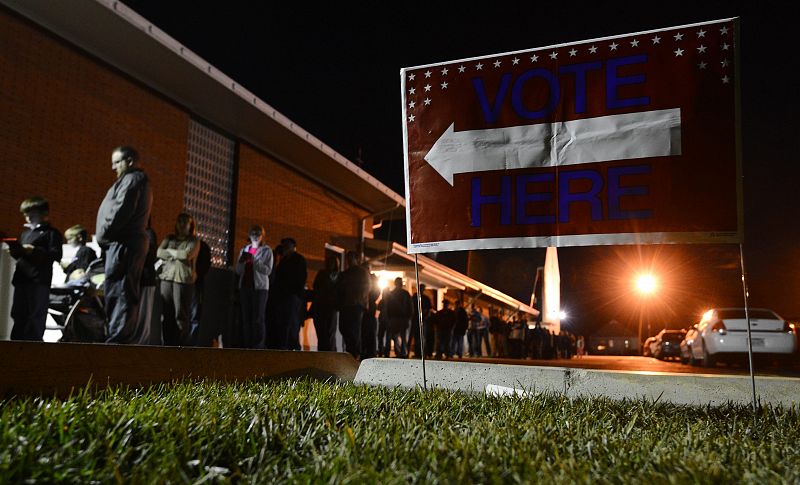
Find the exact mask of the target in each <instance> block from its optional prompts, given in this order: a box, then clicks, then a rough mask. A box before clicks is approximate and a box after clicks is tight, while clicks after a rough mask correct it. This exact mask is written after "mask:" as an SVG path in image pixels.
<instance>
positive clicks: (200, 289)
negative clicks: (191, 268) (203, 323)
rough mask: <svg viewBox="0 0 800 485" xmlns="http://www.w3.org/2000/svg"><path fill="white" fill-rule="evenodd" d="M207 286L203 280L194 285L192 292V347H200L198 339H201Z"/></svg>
mask: <svg viewBox="0 0 800 485" xmlns="http://www.w3.org/2000/svg"><path fill="white" fill-rule="evenodd" d="M204 288H205V284H204V282H202V281H201V280H197V281H196V282H195V283H194V291H193V292H192V311H191V317H190V320H191V321H192V327H191V330H190V332H189V333H190V334H191V335H190V337H189V338H190V341H191V345H194V346H196V345H198V344H199V342H198V338H199V337H200V319H201V318H202V317H203V296H204V293H205V292H204Z"/></svg>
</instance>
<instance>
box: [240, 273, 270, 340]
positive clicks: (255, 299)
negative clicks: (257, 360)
mask: <svg viewBox="0 0 800 485" xmlns="http://www.w3.org/2000/svg"><path fill="white" fill-rule="evenodd" d="M267 294H268V293H267V290H255V289H253V288H244V287H243V288H241V289H240V290H239V300H240V301H241V304H242V344H243V346H244V347H246V348H252V349H263V348H264V338H265V336H266V324H265V321H264V314H265V313H266V309H267Z"/></svg>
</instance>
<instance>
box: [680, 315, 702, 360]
mask: <svg viewBox="0 0 800 485" xmlns="http://www.w3.org/2000/svg"><path fill="white" fill-rule="evenodd" d="M698 325H699V324H698V323H695V324H694V325H692V326H691V327H689V328H688V329H687V330H686V335H685V336H684V337H683V340H681V344H680V349H681V363H683V364H689V365H697V362H695V360H694V357H693V356H692V345H693V344H694V341H695V340H696V339H697V327H698Z"/></svg>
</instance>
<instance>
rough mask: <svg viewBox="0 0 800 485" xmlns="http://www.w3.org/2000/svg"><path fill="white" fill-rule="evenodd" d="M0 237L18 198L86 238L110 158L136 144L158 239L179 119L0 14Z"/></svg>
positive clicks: (180, 150)
mask: <svg viewBox="0 0 800 485" xmlns="http://www.w3.org/2000/svg"><path fill="white" fill-rule="evenodd" d="M0 46H2V48H0V106H1V107H2V108H0V184H2V187H3V189H2V190H0V230H2V231H7V232H9V233H10V234H17V233H18V232H19V231H20V229H21V224H22V223H23V222H24V221H23V219H22V217H21V215H20V213H19V204H20V202H21V201H22V199H24V198H26V197H28V196H31V195H42V196H44V197H46V198H48V199H49V200H50V207H51V221H52V223H53V224H54V225H55V226H56V227H58V228H59V229H61V230H62V231H63V230H64V229H66V228H67V227H69V226H71V225H73V224H83V225H84V226H86V227H87V228H88V229H89V232H90V233H93V232H94V225H95V217H96V215H97V207H98V206H99V205H100V202H101V201H102V199H103V196H104V195H105V192H106V191H107V190H108V187H109V186H110V185H111V184H112V183H113V181H114V178H115V175H114V173H113V172H112V171H111V151H112V150H113V148H114V147H115V146H118V145H122V144H127V145H131V146H134V147H136V149H137V150H139V152H140V154H141V158H142V168H144V170H145V171H146V172H147V173H148V174H149V175H150V179H151V181H152V184H153V194H154V200H153V202H154V212H153V223H154V228H155V230H156V232H157V234H158V236H159V238H161V237H163V236H164V235H166V233H167V232H170V231H171V228H172V226H173V224H174V218H175V216H176V215H177V213H178V212H179V211H180V210H181V208H182V207H183V190H175V189H174V188H175V187H183V185H184V178H185V168H186V138H187V131H188V116H187V114H186V113H184V112H183V111H181V109H179V108H178V107H176V106H175V105H173V104H171V103H170V102H168V101H166V100H165V99H163V98H161V97H159V96H158V95H157V94H155V93H154V92H152V91H150V90H149V89H147V88H146V87H143V86H142V85H140V84H138V83H137V82H135V81H132V80H130V79H128V78H127V77H125V76H124V75H122V74H120V73H118V72H117V71H115V70H114V69H112V68H109V67H108V66H107V65H105V64H103V63H101V62H99V61H97V60H95V59H93V58H91V57H89V56H87V55H86V54H84V53H83V52H81V51H80V50H78V49H75V48H73V47H71V46H69V45H68V44H67V43H66V42H65V41H63V40H61V39H58V38H55V37H53V36H51V35H50V34H48V33H46V32H44V31H43V30H41V29H40V28H38V27H36V26H34V25H32V24H31V23H29V22H28V21H26V20H24V19H22V18H20V17H18V16H17V15H16V14H13V13H11V12H10V11H8V10H7V9H5V7H0Z"/></svg>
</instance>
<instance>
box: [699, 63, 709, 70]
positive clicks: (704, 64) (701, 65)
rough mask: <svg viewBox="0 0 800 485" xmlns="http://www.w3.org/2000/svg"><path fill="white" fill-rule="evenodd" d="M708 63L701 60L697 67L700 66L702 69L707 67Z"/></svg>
mask: <svg viewBox="0 0 800 485" xmlns="http://www.w3.org/2000/svg"><path fill="white" fill-rule="evenodd" d="M707 65H708V64H706V63H705V62H701V63H700V64H698V65H697V67H699V68H700V69H705V68H706V66H707Z"/></svg>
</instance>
